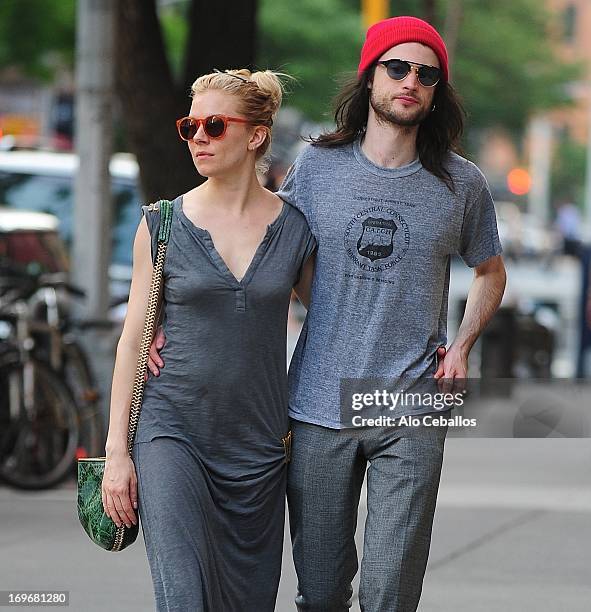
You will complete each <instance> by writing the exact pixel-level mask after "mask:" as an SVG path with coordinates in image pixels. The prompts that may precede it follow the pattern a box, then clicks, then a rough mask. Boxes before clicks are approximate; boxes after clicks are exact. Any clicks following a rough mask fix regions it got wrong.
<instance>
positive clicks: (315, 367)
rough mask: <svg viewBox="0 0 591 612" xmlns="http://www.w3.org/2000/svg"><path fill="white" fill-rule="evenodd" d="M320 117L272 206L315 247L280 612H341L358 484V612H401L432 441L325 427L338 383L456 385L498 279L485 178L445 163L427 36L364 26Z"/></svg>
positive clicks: (411, 577) (453, 128)
mask: <svg viewBox="0 0 591 612" xmlns="http://www.w3.org/2000/svg"><path fill="white" fill-rule="evenodd" d="M335 119H336V124H337V126H336V130H335V131H334V132H331V133H329V134H325V135H323V136H321V137H320V138H318V139H316V141H315V142H314V143H313V144H312V145H310V146H308V147H307V148H306V149H305V150H304V151H303V152H302V153H301V154H300V155H299V157H298V159H297V160H296V162H295V164H294V166H293V167H292V169H291V171H290V172H289V174H288V176H287V177H286V179H285V182H284V184H283V186H282V188H281V190H280V192H279V195H280V196H281V197H282V198H284V199H286V200H287V201H289V202H291V203H292V204H294V205H295V206H297V207H298V208H299V209H300V210H301V211H302V212H303V213H304V214H305V215H306V218H307V220H308V223H309V224H310V228H311V229H312V231H313V233H314V234H315V236H316V239H317V241H318V251H317V255H316V268H315V273H314V278H313V285H312V298H311V305H310V309H309V312H308V316H307V319H306V323H305V325H304V329H303V330H302V334H301V336H300V339H299V342H298V345H297V347H296V350H295V354H294V357H293V359H292V363H291V367H290V402H289V407H290V416H291V417H292V419H293V421H292V431H293V450H292V462H291V464H290V468H289V477H288V502H289V510H290V524H291V532H292V541H293V550H294V561H295V565H296V570H297V575H298V590H299V593H298V596H297V598H296V603H297V606H298V609H300V610H302V611H303V610H310V611H324V612H327V611H341V610H347V609H348V607H349V602H348V600H349V599H350V596H351V594H352V589H351V580H352V579H353V577H354V575H355V573H356V571H357V553H356V549H355V542H354V533H355V527H356V522H357V508H358V503H359V496H360V491H361V485H362V482H363V479H364V476H365V473H366V471H367V487H368V488H367V491H368V492H367V495H368V498H367V507H368V517H367V522H366V524H365V537H364V547H363V548H364V549H363V561H362V565H361V580H360V588H359V602H360V605H361V609H362V610H366V611H367V612H410V611H414V610H416V609H417V606H418V602H419V597H420V593H421V588H422V581H423V576H424V573H425V567H426V564H427V557H428V553H429V546H430V537H431V527H432V522H433V514H434V510H435V501H436V497H437V489H438V485H439V477H440V472H441V464H442V458H443V447H444V439H445V435H446V431H447V428H446V427H428V426H424V427H423V426H421V427H412V426H410V427H393V428H392V427H390V428H375V427H374V428H371V427H370V428H366V429H365V430H362V431H361V432H358V433H357V434H356V435H354V434H350V433H346V432H343V427H345V426H347V425H348V426H349V427H350V423H343V422H342V413H341V410H340V408H341V406H340V395H339V389H340V384H341V382H342V381H343V380H344V379H346V380H351V379H354V380H355V379H356V380H362V379H364V378H368V377H371V378H386V379H389V380H395V379H407V380H408V379H416V380H419V379H421V378H424V377H425V376H429V377H433V376H435V377H436V378H439V379H445V380H446V381H449V380H451V379H454V378H456V377H457V378H460V379H464V378H466V375H467V358H468V353H469V351H470V349H471V347H472V345H473V344H474V342H475V340H476V339H477V337H478V335H479V334H480V332H481V331H482V329H483V328H484V326H485V325H486V323H487V322H488V321H489V320H490V318H491V317H492V315H493V313H494V311H495V310H496V309H497V307H498V305H499V303H500V301H501V297H502V294H503V291H504V287H505V270H504V266H503V263H502V260H501V257H500V253H501V246H500V243H499V239H498V234H497V228H496V219H495V212H494V206H493V202H492V199H491V196H490V192H489V189H488V186H487V184H486V180H485V178H484V176H483V175H482V173H481V172H480V171H479V170H478V168H477V167H476V166H475V165H474V164H472V163H470V162H468V161H467V160H465V159H464V158H463V157H460V156H459V155H457V154H455V153H454V152H453V150H454V149H456V148H457V145H458V141H459V138H460V136H461V133H462V127H463V113H462V109H461V106H460V105H459V103H458V102H457V99H456V96H455V94H454V92H453V89H452V88H451V86H450V85H449V68H448V60H447V51H446V48H445V44H444V42H443V40H442V39H441V36H440V35H439V34H438V33H437V32H436V30H435V29H434V28H433V27H431V26H430V25H429V24H427V23H426V22H424V21H422V20H420V19H416V18H411V17H397V18H392V19H387V20H385V21H382V22H380V23H377V24H376V25H374V26H372V27H371V28H370V29H369V30H368V32H367V36H366V40H365V44H364V45H363V49H362V51H361V60H360V63H359V68H358V75H357V79H356V80H355V81H354V82H353V83H352V84H350V85H349V86H348V87H346V88H345V89H344V91H343V93H342V95H341V97H340V101H339V103H338V105H337V111H336V116H335ZM456 253H457V254H459V255H461V257H462V258H463V260H464V261H465V262H466V263H467V264H468V265H469V266H470V267H473V268H474V281H473V283H472V286H471V288H470V292H469V295H468V302H467V306H466V310H465V314H464V317H463V320H462V323H461V326H460V328H459V331H458V334H457V337H456V338H455V340H454V342H453V343H452V344H451V346H450V347H449V349H448V350H447V354H445V356H444V357H443V358H442V359H441V360H440V363H439V367H438V368H437V364H436V361H437V359H436V357H437V349H438V347H439V346H440V345H445V344H446V342H447V338H446V319H447V297H448V283H449V270H450V257H451V256H452V255H454V254H456ZM306 272H307V274H310V273H311V270H310V268H308V270H307V271H306ZM446 388H448V389H449V385H448V386H447V387H446ZM432 411H433V408H429V407H426V408H424V409H423V410H420V409H419V410H416V411H414V412H413V414H420V413H421V412H432ZM405 412H406V413H408V411H404V410H400V411H393V413H392V414H394V415H396V416H401V415H402V414H404V413H405ZM368 466H369V467H368Z"/></svg>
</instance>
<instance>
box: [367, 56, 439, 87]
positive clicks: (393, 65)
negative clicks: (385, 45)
mask: <svg viewBox="0 0 591 612" xmlns="http://www.w3.org/2000/svg"><path fill="white" fill-rule="evenodd" d="M378 64H382V66H385V67H386V72H387V73H388V76H389V77H390V78H391V79H394V80H395V81H403V80H404V79H405V78H406V77H407V76H408V75H409V73H410V71H411V70H414V71H415V72H416V73H417V77H418V79H419V83H420V84H421V85H423V87H434V86H435V85H437V83H439V80H440V79H441V75H442V72H441V70H440V69H439V68H435V66H427V65H426V64H417V63H416V62H407V61H406V60H401V59H389V60H383V61H381V62H378Z"/></svg>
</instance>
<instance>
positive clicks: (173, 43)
mask: <svg viewBox="0 0 591 612" xmlns="http://www.w3.org/2000/svg"><path fill="white" fill-rule="evenodd" d="M188 8H189V3H186V4H184V5H183V4H170V5H165V6H164V7H162V10H161V11H160V12H159V18H160V26H161V27H162V34H163V35H164V44H165V45H166V51H167V54H168V61H169V62H170V67H171V69H172V73H173V74H174V76H175V77H179V75H180V74H181V73H182V70H183V62H184V59H185V58H184V52H185V43H186V40H187V36H188V34H189V22H188V20H187V12H188Z"/></svg>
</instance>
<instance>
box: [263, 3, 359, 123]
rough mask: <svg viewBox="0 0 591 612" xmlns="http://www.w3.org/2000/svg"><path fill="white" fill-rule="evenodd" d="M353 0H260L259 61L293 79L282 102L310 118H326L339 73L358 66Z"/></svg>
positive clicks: (356, 31)
mask: <svg viewBox="0 0 591 612" xmlns="http://www.w3.org/2000/svg"><path fill="white" fill-rule="evenodd" d="M356 4H357V6H356V7H354V6H353V5H352V4H351V2H349V0H347V1H346V2H343V0H322V1H319V0H300V1H299V2H298V3H297V4H296V3H294V2H292V1H291V0H260V11H259V36H260V44H259V53H258V56H257V63H258V65H259V66H261V67H265V68H266V67H269V68H273V69H276V70H277V69H279V70H284V71H286V72H288V73H289V74H291V75H292V76H294V77H296V79H297V80H298V84H297V85H296V86H295V87H293V92H292V93H291V95H290V96H289V97H288V98H287V101H286V103H287V104H289V105H292V106H295V107H297V108H298V109H299V110H301V111H302V112H303V113H304V114H305V115H306V116H307V117H309V118H310V119H314V120H317V121H321V120H324V121H329V120H330V118H331V113H330V100H331V97H332V96H333V95H334V94H335V93H336V91H337V89H338V86H337V81H338V76H339V74H340V73H343V72H354V71H355V69H356V67H357V62H358V61H359V50H360V49H361V44H362V42H363V28H362V24H361V18H360V14H359V2H357V3H356Z"/></svg>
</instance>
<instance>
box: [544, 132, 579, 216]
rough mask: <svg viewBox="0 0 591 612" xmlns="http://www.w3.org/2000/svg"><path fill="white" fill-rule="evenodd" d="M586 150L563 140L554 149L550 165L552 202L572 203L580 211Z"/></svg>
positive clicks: (568, 140) (571, 141)
mask: <svg viewBox="0 0 591 612" xmlns="http://www.w3.org/2000/svg"><path fill="white" fill-rule="evenodd" d="M586 163H587V149H586V147H584V146H583V145H581V144H579V143H577V142H575V141H573V140H571V139H570V138H565V139H563V140H562V141H561V142H560V143H559V145H558V146H557V147H556V150H555V151H554V155H553V163H552V178H551V182H550V184H551V190H552V202H554V203H555V204H560V203H561V202H574V203H575V204H577V206H579V207H580V208H581V210H582V207H583V200H584V193H585V174H586Z"/></svg>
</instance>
